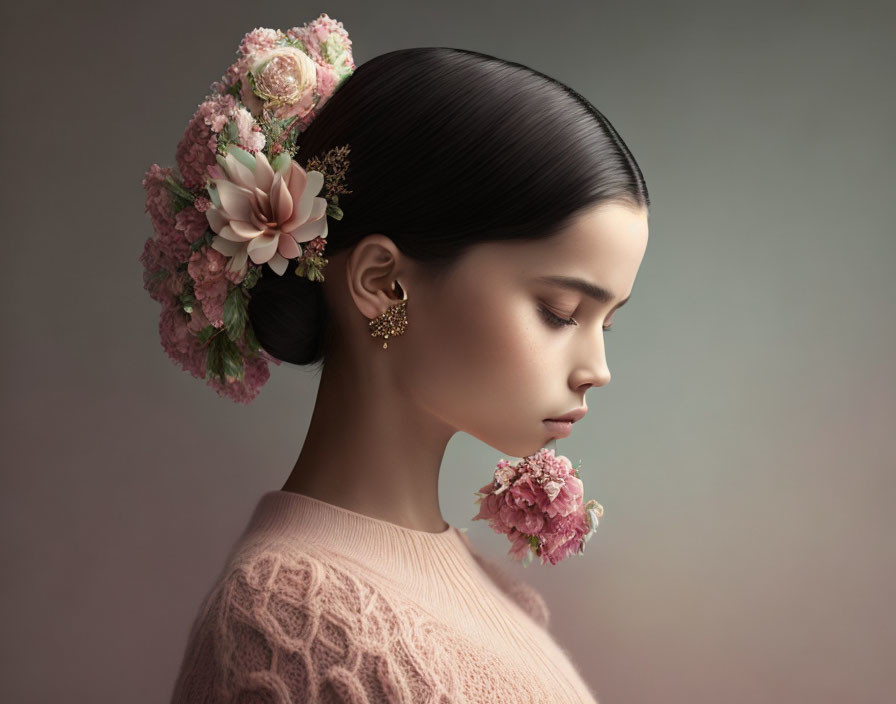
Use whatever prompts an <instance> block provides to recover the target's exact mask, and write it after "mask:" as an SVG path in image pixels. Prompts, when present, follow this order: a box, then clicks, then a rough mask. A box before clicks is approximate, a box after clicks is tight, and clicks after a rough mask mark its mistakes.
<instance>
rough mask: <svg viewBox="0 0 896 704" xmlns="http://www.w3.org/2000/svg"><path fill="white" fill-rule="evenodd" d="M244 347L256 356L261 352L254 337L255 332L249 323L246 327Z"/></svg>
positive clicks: (259, 345)
mask: <svg viewBox="0 0 896 704" xmlns="http://www.w3.org/2000/svg"><path fill="white" fill-rule="evenodd" d="M246 346H247V347H248V348H249V349H250V350H251V351H252V353H253V354H258V352H259V351H260V350H261V344H260V343H259V342H258V338H257V337H255V331H254V330H253V329H252V324H251V323H250V324H249V325H246Z"/></svg>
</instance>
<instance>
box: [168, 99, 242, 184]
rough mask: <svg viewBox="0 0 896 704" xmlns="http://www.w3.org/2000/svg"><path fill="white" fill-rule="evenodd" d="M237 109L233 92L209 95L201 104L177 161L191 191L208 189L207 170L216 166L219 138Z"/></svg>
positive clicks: (188, 128)
mask: <svg viewBox="0 0 896 704" xmlns="http://www.w3.org/2000/svg"><path fill="white" fill-rule="evenodd" d="M236 107H237V103H236V98H234V97H233V96H232V95H230V94H229V93H228V94H225V95H213V96H209V97H208V98H206V99H205V100H204V101H203V102H202V103H200V104H199V107H198V108H197V109H196V112H195V113H194V114H193V117H192V118H191V119H190V122H189V123H188V124H187V129H186V131H185V132H184V135H183V137H181V140H180V142H179V143H178V145H177V151H176V153H175V158H176V159H177V165H178V168H179V169H180V174H181V177H182V179H183V182H184V185H185V186H186V187H187V188H188V189H191V190H196V189H199V188H203V187H204V186H205V174H206V167H207V166H209V165H211V164H214V163H215V150H216V145H217V137H216V135H217V133H219V132H220V131H221V130H223V129H224V127H225V126H226V125H227V122H228V121H229V120H230V118H231V117H232V116H233V112H234V110H236Z"/></svg>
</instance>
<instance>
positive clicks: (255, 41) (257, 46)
mask: <svg viewBox="0 0 896 704" xmlns="http://www.w3.org/2000/svg"><path fill="white" fill-rule="evenodd" d="M282 36H283V35H282V34H281V33H280V32H279V31H277V30H276V29H268V28H266V27H256V28H255V29H253V30H252V31H251V32H246V34H245V36H244V37H243V40H242V41H241V42H240V48H239V52H240V54H242V55H243V56H249V55H250V54H254V53H256V52H258V51H263V50H265V49H273V48H274V47H275V46H277V45H278V43H279V42H280V39H281V38H282Z"/></svg>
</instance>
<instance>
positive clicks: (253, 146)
mask: <svg viewBox="0 0 896 704" xmlns="http://www.w3.org/2000/svg"><path fill="white" fill-rule="evenodd" d="M233 120H234V122H235V123H236V129H237V134H238V135H239V143H240V146H242V147H243V149H245V150H246V151H248V152H252V153H253V154H254V153H255V152H257V151H260V150H262V149H264V143H265V139H264V132H262V131H261V127H259V126H258V123H256V122H255V119H254V118H253V117H252V113H250V112H249V111H248V110H246V108H239V109H238V110H236V111H235V112H234V114H233Z"/></svg>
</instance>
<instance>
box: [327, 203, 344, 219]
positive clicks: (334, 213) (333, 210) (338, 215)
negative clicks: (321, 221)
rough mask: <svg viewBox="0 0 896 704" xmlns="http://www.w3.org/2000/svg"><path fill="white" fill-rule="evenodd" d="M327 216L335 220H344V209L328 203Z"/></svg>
mask: <svg viewBox="0 0 896 704" xmlns="http://www.w3.org/2000/svg"><path fill="white" fill-rule="evenodd" d="M327 215H329V216H330V217H331V218H333V219H334V220H342V208H340V207H339V206H338V205H334V204H333V203H327Z"/></svg>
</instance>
